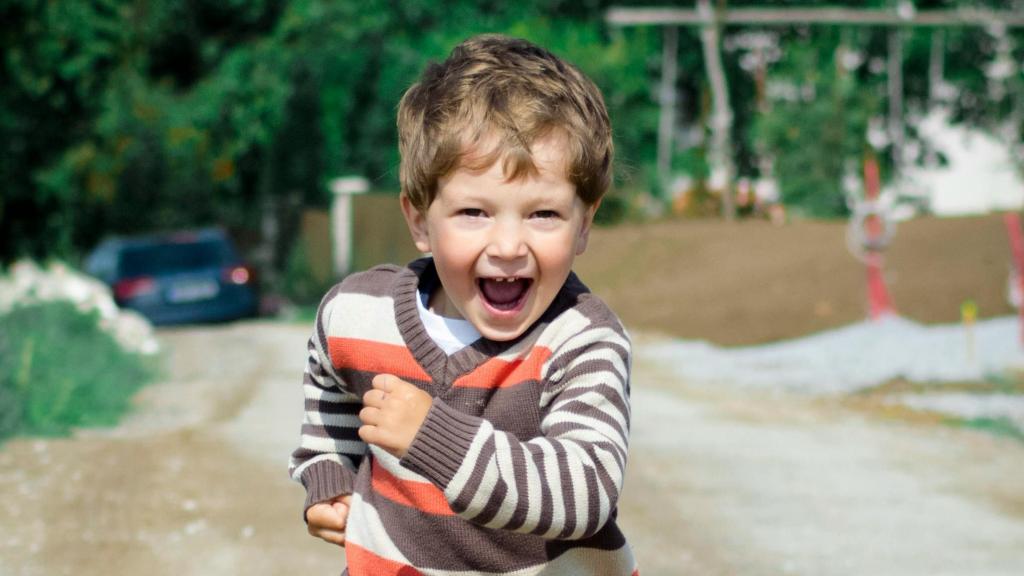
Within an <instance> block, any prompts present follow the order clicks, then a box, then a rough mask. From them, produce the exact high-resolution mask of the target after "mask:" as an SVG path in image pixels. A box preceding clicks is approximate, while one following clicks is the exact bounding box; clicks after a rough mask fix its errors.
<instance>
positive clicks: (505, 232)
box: [487, 221, 526, 260]
mask: <svg viewBox="0 0 1024 576" xmlns="http://www.w3.org/2000/svg"><path fill="white" fill-rule="evenodd" d="M487 255H488V256H493V257H495V258H503V259H506V260H511V259H513V258H522V257H523V256H526V242H525V239H524V237H523V231H522V228H521V226H520V224H519V223H515V222H508V221H503V222H498V224H497V226H495V227H494V228H493V232H492V234H491V238H490V242H489V243H488V245H487Z"/></svg>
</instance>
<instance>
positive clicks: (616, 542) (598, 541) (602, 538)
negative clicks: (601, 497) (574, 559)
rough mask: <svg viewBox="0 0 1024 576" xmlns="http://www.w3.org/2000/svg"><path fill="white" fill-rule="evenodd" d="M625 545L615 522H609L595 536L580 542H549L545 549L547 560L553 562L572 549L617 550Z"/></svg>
mask: <svg viewBox="0 0 1024 576" xmlns="http://www.w3.org/2000/svg"><path fill="white" fill-rule="evenodd" d="M613 517H614V514H613ZM625 545H626V538H625V537H624V536H623V535H622V531H621V530H620V529H619V527H618V525H616V523H615V522H612V521H609V522H608V523H607V524H605V525H604V526H603V527H602V528H601V529H600V530H598V531H597V534H594V535H593V536H591V537H589V538H583V539H580V540H549V541H548V542H547V545H546V546H545V548H546V549H547V556H548V558H550V559H552V560H554V559H555V558H558V557H559V556H561V555H562V554H564V553H565V552H567V551H569V550H572V549H574V548H594V549H597V550H618V549H620V548H622V547H623V546H625Z"/></svg>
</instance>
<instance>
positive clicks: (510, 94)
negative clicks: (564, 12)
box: [398, 34, 613, 212]
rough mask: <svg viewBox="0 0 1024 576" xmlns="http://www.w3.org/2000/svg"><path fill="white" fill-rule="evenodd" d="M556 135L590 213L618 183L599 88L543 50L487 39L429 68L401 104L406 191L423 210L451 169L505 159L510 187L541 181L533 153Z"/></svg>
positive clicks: (400, 141) (467, 45) (478, 39)
mask: <svg viewBox="0 0 1024 576" xmlns="http://www.w3.org/2000/svg"><path fill="white" fill-rule="evenodd" d="M546 137H558V138H561V140H562V141H563V142H564V145H565V147H566V155H565V158H566V160H567V161H566V170H567V174H566V176H567V178H568V180H569V181H570V182H571V183H572V184H573V185H575V187H576V194H577V195H578V196H579V197H580V199H581V200H583V202H584V203H585V204H586V205H588V206H592V205H593V204H594V203H596V202H597V201H598V200H600V199H601V197H602V196H603V195H604V193H605V192H606V191H607V190H608V187H609V185H610V183H611V177H612V156H613V145H612V134H611V125H610V122H609V120H608V111H607V109H606V108H605V105H604V99H603V98H602V97H601V92H600V90H598V88H597V86H595V85H594V83H593V82H592V81H591V80H590V79H589V78H587V77H586V76H585V75H584V74H583V73H582V72H580V71H579V70H578V69H577V68H576V67H575V66H573V65H572V64H569V63H567V62H565V61H563V60H561V59H560V58H558V57H557V56H555V55H554V54H552V53H550V52H548V51H547V50H545V49H544V48H541V47H539V46H537V45H534V44H531V43H530V42H527V41H525V40H520V39H516V38H509V37H507V36H501V35H495V34H487V35H481V36H474V37H472V38H469V39H468V40H466V41H464V42H462V43H461V44H459V45H458V46H456V47H455V48H454V49H453V50H452V52H451V54H450V55H449V56H448V58H447V59H446V60H445V61H443V62H441V63H432V64H430V65H429V66H428V67H427V69H426V70H425V71H424V72H423V74H422V76H421V77H420V80H419V82H417V83H416V84H413V85H412V86H411V87H410V88H409V90H407V91H406V93H405V95H404V96H403V97H402V101H401V103H400V104H399V106H398V145H399V151H400V153H401V157H402V160H401V166H400V169H399V179H400V181H401V186H402V193H403V194H405V195H406V196H407V197H408V198H409V200H410V202H411V203H412V205H413V206H414V207H416V209H417V210H419V211H421V212H425V211H426V209H427V208H428V207H429V206H430V204H431V202H433V200H434V198H435V196H436V194H437V185H438V181H439V180H440V179H441V178H444V177H445V176H447V175H448V174H450V173H451V172H453V171H454V170H457V169H459V168H462V167H465V168H468V169H471V170H479V169H486V168H488V167H490V166H492V165H493V164H494V162H496V161H499V160H501V161H502V162H503V168H504V171H505V174H506V175H507V176H508V178H509V179H510V180H515V179H519V178H524V177H527V176H529V175H533V174H536V173H537V167H536V165H535V163H534V161H533V157H532V153H531V146H532V145H533V143H534V142H536V141H537V140H538V139H541V138H546Z"/></svg>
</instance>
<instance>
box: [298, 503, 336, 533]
mask: <svg viewBox="0 0 1024 576" xmlns="http://www.w3.org/2000/svg"><path fill="white" fill-rule="evenodd" d="M345 520H346V518H345V517H342V516H339V515H338V511H337V509H335V508H334V507H333V506H332V505H330V504H325V503H321V504H316V505H314V506H311V507H310V508H309V510H308V511H307V512H306V521H307V522H308V523H309V533H310V534H313V533H314V532H315V531H317V530H323V529H333V530H344V529H345ZM314 535H315V534H314Z"/></svg>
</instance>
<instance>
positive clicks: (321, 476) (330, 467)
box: [302, 460, 355, 519]
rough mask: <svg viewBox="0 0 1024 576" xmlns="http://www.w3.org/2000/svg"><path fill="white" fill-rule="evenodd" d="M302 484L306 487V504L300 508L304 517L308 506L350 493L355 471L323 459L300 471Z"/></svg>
mask: <svg viewBox="0 0 1024 576" xmlns="http://www.w3.org/2000/svg"><path fill="white" fill-rule="evenodd" d="M302 485H303V486H305V487H306V505H305V506H304V507H303V509H302V517H303V519H305V517H306V511H308V510H309V507H310V506H312V505H314V504H318V503H320V502H326V501H327V500H331V499H332V498H336V497H338V496H342V495H344V494H351V493H352V492H353V491H354V489H355V473H353V472H352V471H351V470H349V469H348V468H346V467H344V466H342V465H341V464H338V463H337V462H331V461H329V460H323V461H320V462H315V463H313V464H311V465H310V466H309V467H308V468H306V469H305V470H303V471H302Z"/></svg>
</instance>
